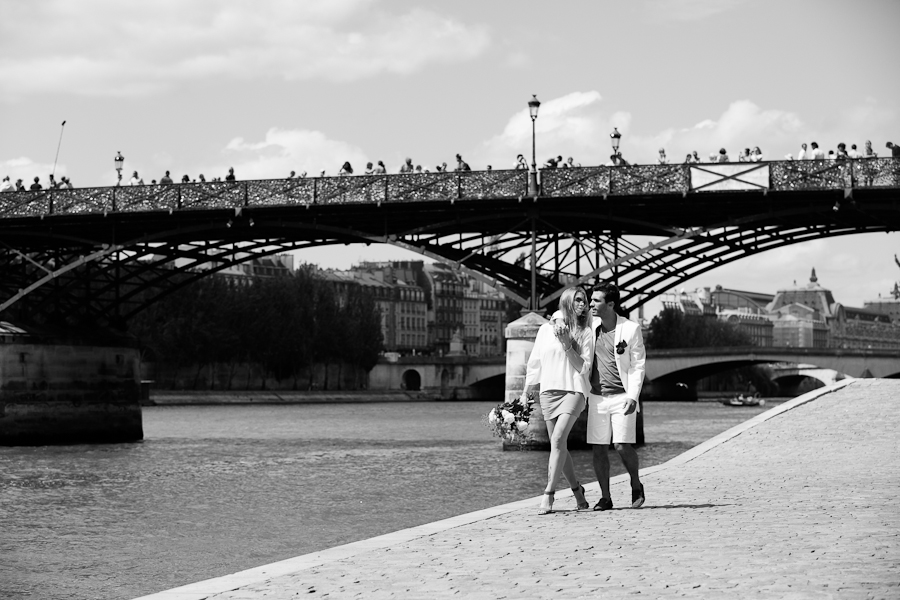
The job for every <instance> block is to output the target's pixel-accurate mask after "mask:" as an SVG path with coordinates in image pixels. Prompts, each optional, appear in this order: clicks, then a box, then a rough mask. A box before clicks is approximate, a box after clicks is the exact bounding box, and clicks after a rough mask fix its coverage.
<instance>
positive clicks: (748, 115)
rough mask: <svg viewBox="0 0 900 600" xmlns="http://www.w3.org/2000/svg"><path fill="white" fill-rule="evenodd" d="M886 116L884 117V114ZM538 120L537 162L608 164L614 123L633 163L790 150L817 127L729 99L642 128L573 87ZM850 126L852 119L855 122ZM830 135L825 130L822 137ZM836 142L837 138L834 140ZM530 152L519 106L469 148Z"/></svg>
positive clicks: (493, 157) (506, 156) (493, 155)
mask: <svg viewBox="0 0 900 600" xmlns="http://www.w3.org/2000/svg"><path fill="white" fill-rule="evenodd" d="M860 111H862V112H863V113H864V114H872V115H875V116H879V119H881V116H882V115H883V113H884V111H883V110H880V109H874V108H871V107H870V108H865V110H862V109H860V110H853V109H852V108H849V109H848V112H847V114H848V117H847V119H843V120H842V122H841V124H839V125H836V127H838V128H841V127H845V126H846V125H844V123H845V122H847V123H849V121H850V118H851V117H852V116H857V117H858V116H859V114H860ZM881 120H883V119H881ZM535 125H536V127H535V129H536V137H537V143H536V145H537V154H538V162H539V163H541V164H542V163H543V162H544V161H545V160H546V159H547V158H548V157H551V156H557V155H562V156H564V157H568V156H572V157H573V158H574V159H575V162H576V163H581V164H583V165H585V166H588V165H598V164H605V163H606V162H608V161H609V155H610V154H611V152H612V148H611V145H610V139H609V133H610V132H611V131H612V129H613V127H617V128H618V129H619V131H620V132H621V133H622V134H623V138H622V143H621V151H622V153H623V156H624V157H625V158H626V159H627V160H629V161H632V162H638V163H654V162H656V158H657V151H658V149H659V148H660V147H664V148H666V151H667V154H668V157H669V160H670V161H671V162H681V161H682V160H683V158H684V155H685V154H687V153H688V152H691V151H693V150H697V151H698V152H699V153H700V154H701V156H708V154H709V153H710V152H718V150H719V148H725V149H726V150H727V151H728V152H730V153H732V154H733V155H734V157H735V158H737V154H738V152H739V151H740V149H743V148H745V147H753V146H760V148H761V149H762V151H763V153H764V154H765V155H766V156H767V157H769V158H772V159H780V158H782V157H783V156H784V154H786V153H787V152H792V151H794V150H795V147H797V146H799V145H800V142H801V141H803V140H809V139H813V138H814V137H815V136H816V135H818V134H821V133H822V132H821V130H819V131H817V130H816V129H815V128H811V127H809V126H807V125H806V124H805V123H804V122H803V121H802V119H801V118H800V117H799V115H797V114H795V113H792V112H790V111H785V110H780V109H763V108H760V107H759V106H757V105H756V104H754V103H753V102H751V101H749V100H738V101H735V102H732V103H731V104H730V105H729V106H728V107H726V108H725V110H724V111H723V112H722V114H720V115H718V116H717V117H715V118H709V119H704V120H703V121H701V122H699V123H697V124H695V125H693V126H691V127H684V128H680V129H676V128H669V129H664V130H661V131H646V130H642V129H641V127H640V122H639V121H638V119H637V118H636V117H635V116H633V115H632V114H631V113H629V112H608V111H606V110H604V106H603V98H602V96H601V95H600V93H599V92H598V91H588V92H573V93H570V94H567V95H565V96H562V97H560V98H554V99H551V100H547V101H546V102H544V103H543V104H541V108H540V112H539V114H538V119H537V122H536V123H535ZM853 126H855V124H854V125H853ZM824 137H827V136H823V138H824ZM835 143H836V142H835ZM519 153H521V154H524V155H525V156H526V157H528V159H529V162H530V157H531V119H530V118H529V116H528V110H527V109H522V110H520V111H518V112H516V113H515V114H514V115H513V116H511V117H510V119H509V121H508V122H507V124H506V127H505V128H504V129H503V132H502V133H500V134H499V135H496V136H494V137H492V138H490V139H488V140H486V141H485V142H483V143H482V144H481V146H480V147H478V148H476V149H474V150H472V151H470V155H471V156H472V158H473V161H474V162H475V163H477V164H492V165H494V166H495V167H500V166H501V165H502V167H500V168H504V167H505V166H507V165H509V166H511V165H512V164H513V162H514V159H515V156H516V154H519Z"/></svg>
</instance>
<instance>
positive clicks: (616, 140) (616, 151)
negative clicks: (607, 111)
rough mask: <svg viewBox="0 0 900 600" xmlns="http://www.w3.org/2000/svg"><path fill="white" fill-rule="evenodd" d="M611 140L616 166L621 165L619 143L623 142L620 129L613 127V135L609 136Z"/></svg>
mask: <svg viewBox="0 0 900 600" xmlns="http://www.w3.org/2000/svg"><path fill="white" fill-rule="evenodd" d="M609 139H610V141H611V142H612V149H613V155H615V157H616V160H615V164H616V165H618V164H619V142H621V141H622V134H621V133H619V128H618V127H613V130H612V133H611V134H609Z"/></svg>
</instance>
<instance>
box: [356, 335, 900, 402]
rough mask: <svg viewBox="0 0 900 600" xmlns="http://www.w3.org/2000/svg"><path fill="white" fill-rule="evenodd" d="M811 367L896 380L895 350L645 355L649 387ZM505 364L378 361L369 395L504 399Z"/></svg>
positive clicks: (456, 359) (449, 359)
mask: <svg viewBox="0 0 900 600" xmlns="http://www.w3.org/2000/svg"><path fill="white" fill-rule="evenodd" d="M774 363H778V364H784V363H789V364H792V365H801V364H803V365H815V366H816V367H818V368H819V369H832V370H834V371H838V372H839V373H843V374H845V375H849V376H851V377H888V378H900V350H856V349H852V350H850V349H840V348H772V347H758V346H749V347H729V348H681V349H671V350H653V349H651V350H648V351H647V370H646V378H647V381H648V382H656V383H662V384H665V383H669V384H673V385H674V384H675V383H678V382H686V383H689V384H694V383H695V382H696V381H697V380H699V379H703V378H704V377H708V376H710V375H714V374H716V373H721V372H724V371H730V370H732V369H737V368H740V367H747V366H752V365H760V364H774ZM505 372H506V359H505V357H502V356H496V357H468V356H446V357H440V358H438V357H431V356H405V357H400V358H398V359H397V360H393V361H389V360H386V359H382V360H381V361H380V362H379V363H378V365H376V367H375V368H374V369H373V370H372V372H371V373H370V375H369V388H370V389H372V390H397V389H403V390H407V391H410V392H419V391H421V392H426V393H429V394H432V395H434V396H437V397H441V398H443V399H459V400H468V399H490V400H493V399H495V398H500V397H502V396H503V386H504V375H505ZM803 376H808V375H805V372H804V371H803V370H800V369H796V368H794V369H792V370H789V371H785V370H784V369H782V370H780V372H779V378H784V377H787V378H790V377H796V378H800V377H803Z"/></svg>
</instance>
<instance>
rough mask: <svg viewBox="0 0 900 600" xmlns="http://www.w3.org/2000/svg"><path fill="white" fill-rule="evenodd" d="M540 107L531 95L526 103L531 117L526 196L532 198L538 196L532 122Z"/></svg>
mask: <svg viewBox="0 0 900 600" xmlns="http://www.w3.org/2000/svg"><path fill="white" fill-rule="evenodd" d="M540 107H541V101H540V100H538V99H537V94H532V95H531V100H529V101H528V114H529V115H531V172H530V173H529V174H528V195H529V196H532V197H533V196H537V195H538V187H537V153H536V152H535V133H534V122H535V121H537V117H538V109H539V108H540Z"/></svg>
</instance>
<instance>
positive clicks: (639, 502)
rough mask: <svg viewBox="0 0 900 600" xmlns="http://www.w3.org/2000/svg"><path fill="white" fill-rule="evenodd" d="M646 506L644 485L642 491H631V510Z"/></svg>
mask: <svg viewBox="0 0 900 600" xmlns="http://www.w3.org/2000/svg"><path fill="white" fill-rule="evenodd" d="M643 505H644V484H641V489H639V490H631V508H640V507H642V506H643Z"/></svg>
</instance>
